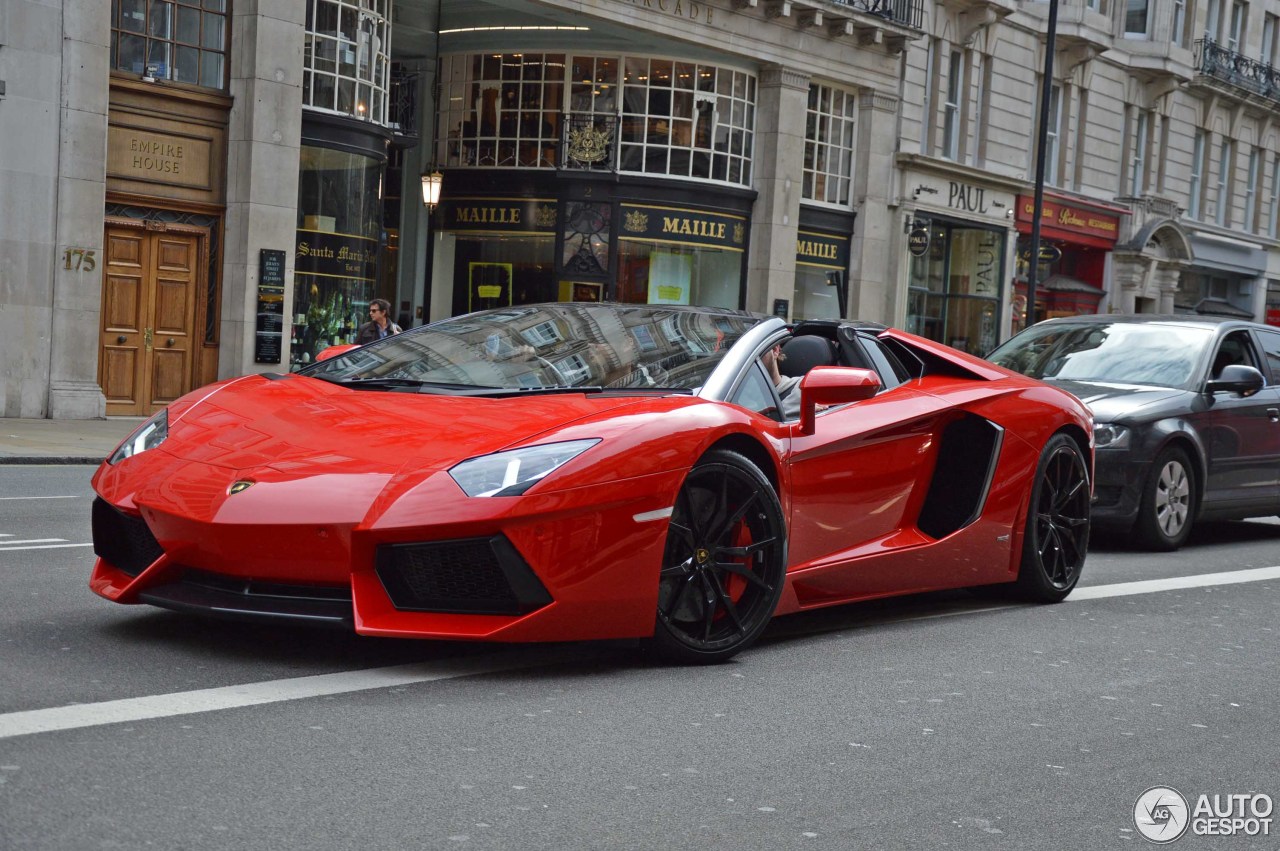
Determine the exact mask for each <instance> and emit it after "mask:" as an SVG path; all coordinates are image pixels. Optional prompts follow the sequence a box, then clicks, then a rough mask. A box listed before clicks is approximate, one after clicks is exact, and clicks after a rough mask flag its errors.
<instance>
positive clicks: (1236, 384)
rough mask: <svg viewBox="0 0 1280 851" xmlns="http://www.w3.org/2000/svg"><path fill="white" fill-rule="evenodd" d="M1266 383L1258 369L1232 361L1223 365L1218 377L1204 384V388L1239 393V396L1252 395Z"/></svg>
mask: <svg viewBox="0 0 1280 851" xmlns="http://www.w3.org/2000/svg"><path fill="white" fill-rule="evenodd" d="M1266 383H1267V381H1266V379H1265V378H1263V377H1262V373H1261V372H1258V370H1256V369H1254V368H1253V367H1251V366H1246V365H1245V364H1242V363H1233V364H1231V365H1230V366H1224V367H1223V368H1222V372H1221V373H1219V374H1218V377H1217V378H1215V379H1213V380H1212V381H1210V382H1209V383H1208V384H1206V385H1205V386H1204V389H1205V390H1207V391H1209V392H1210V393H1221V392H1223V391H1227V392H1231V393H1239V394H1240V395H1241V396H1252V395H1253V394H1254V393H1257V392H1258V391H1259V390H1261V389H1262V388H1263V387H1265V386H1266Z"/></svg>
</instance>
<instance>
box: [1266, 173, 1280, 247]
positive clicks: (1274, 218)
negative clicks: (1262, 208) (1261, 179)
mask: <svg viewBox="0 0 1280 851" xmlns="http://www.w3.org/2000/svg"><path fill="white" fill-rule="evenodd" d="M1278 219H1280V154H1276V155H1275V157H1273V158H1272V160H1271V203H1270V205H1269V207H1268V210H1267V236H1269V237H1271V238H1272V239H1275V238H1276V237H1277V236H1280V221H1278Z"/></svg>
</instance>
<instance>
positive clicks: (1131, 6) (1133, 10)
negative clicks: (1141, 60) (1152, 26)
mask: <svg viewBox="0 0 1280 851" xmlns="http://www.w3.org/2000/svg"><path fill="white" fill-rule="evenodd" d="M1149 2H1150V0H1125V7H1124V36H1125V38H1146V37H1147V18H1148V14H1147V13H1148V8H1147V7H1148V5H1149Z"/></svg>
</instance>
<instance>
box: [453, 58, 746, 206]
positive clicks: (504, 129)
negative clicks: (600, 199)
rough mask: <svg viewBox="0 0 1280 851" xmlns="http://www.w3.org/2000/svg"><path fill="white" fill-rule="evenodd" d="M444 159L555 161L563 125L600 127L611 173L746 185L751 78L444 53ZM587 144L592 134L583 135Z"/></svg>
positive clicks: (655, 65)
mask: <svg viewBox="0 0 1280 851" xmlns="http://www.w3.org/2000/svg"><path fill="white" fill-rule="evenodd" d="M441 95H442V97H441V105H440V127H439V134H440V136H439V142H440V146H441V149H442V150H443V151H444V152H445V159H446V162H445V164H446V165H449V166H452V167H476V168H556V167H558V166H559V167H563V165H562V164H561V163H559V159H560V152H559V144H560V138H561V135H562V131H563V130H564V128H563V126H562V124H563V123H564V122H565V121H566V120H568V119H567V116H572V117H573V123H572V125H571V126H572V127H573V128H574V129H577V128H589V129H590V132H592V133H596V134H603V135H602V136H601V138H600V139H599V140H597V141H598V142H599V144H600V145H601V147H602V148H604V149H606V150H607V151H609V152H610V153H609V156H611V157H614V161H611V162H608V163H607V165H608V167H609V168H611V169H616V170H618V171H629V172H638V173H643V174H656V175H667V176H672V177H683V178H694V179H704V180H717V181H721V182H725V183H733V184H738V185H749V184H750V182H751V151H752V144H753V134H754V128H755V98H756V81H755V78H754V77H753V76H751V75H749V74H747V73H745V72H742V71H737V70H734V69H729V68H720V67H716V66H712V65H704V64H701V63H696V62H680V61H676V60H671V59H650V58H646V57H638V56H582V55H577V56H575V55H571V54H560V53H546V54H540V53H539V54H529V53H524V54H520V53H510V54H484V55H455V56H446V57H444V58H442V60H441ZM588 141H590V140H588Z"/></svg>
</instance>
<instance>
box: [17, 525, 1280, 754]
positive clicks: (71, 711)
mask: <svg viewBox="0 0 1280 851" xmlns="http://www.w3.org/2000/svg"><path fill="white" fill-rule="evenodd" d="M85 546H87V545H85ZM1268 579H1280V566H1275V567H1260V568H1254V569H1251V570H1233V571H1226V572H1222V573H1202V574H1199V575H1196V576H1175V577H1170V578H1168V579H1149V580H1144V581H1141V582H1119V583H1115V584H1113V585H1094V586H1090V587H1087V588H1077V589H1076V590H1075V591H1074V592H1073V593H1072V595H1071V596H1070V597H1068V598H1067V599H1066V601H1065V602H1068V603H1071V602H1085V601H1089V600H1099V599H1104V598H1107V597H1125V596H1130V595H1134V594H1151V593H1156V592H1159V591H1172V590H1178V589H1187V588H1203V587H1209V586H1215V585H1235V584H1239V583H1243V582H1263V581H1266V580H1268ZM1003 608H1024V607H1021V606H1009V607H1005V606H997V607H981V608H976V609H966V610H963V611H951V612H945V613H941V614H937V615H925V616H916V617H907V618H903V619H902V620H906V621H910V620H926V619H929V618H934V617H952V616H955V615H960V614H976V613H979V612H990V611H997V610H999V609H1003ZM596 652H598V651H593V650H592V649H591V647H590V645H568V646H559V647H539V646H537V645H532V646H529V647H522V648H518V649H512V650H511V651H509V652H504V653H494V654H485V655H480V656H471V657H462V658H458V659H443V660H439V661H436V662H429V663H427V662H424V663H420V664H412V665H393V666H390V667H385V668H366V669H364V670H359V671H342V672H338V673H334V674H317V675H315V676H309V677H293V678H291V679H286V680H269V681H267V682H260V683H245V684H243V685H235V686H223V687H220V688H210V689H199V690H197V691H186V692H174V693H171V694H161V695H153V696H149V697H132V698H125V699H123V700H110V701H106V702H103V703H87V704H76V705H72V706H56V707H52V708H50V709H29V710H25V711H21V712H9V713H6V714H3V715H0V739H7V738H13V737H14V736H28V735H32V734H35V733H51V732H55V731H58V730H75V729H81V728H84V727H97V726H101V725H104V724H121V723H125V722H131V721H143V720H147V719H151V718H171V717H173V716H177V715H193V714H197V713H201V712H215V711H218V710H221V709H238V708H243V707H248V706H261V705H263V704H268V703H280V702H283V701H289V700H303V699H306V698H311V697H327V696H331V695H336V694H347V693H350V692H357V691H368V690H371V689H379V688H391V687H394V686H404V685H414V684H416V683H425V682H431V681H432V680H445V679H453V678H456V677H467V676H475V675H476V674H488V673H496V672H499V671H510V670H516V669H519V668H532V667H539V666H545V665H551V664H556V663H558V662H561V661H583V660H589V659H591V658H592V657H593V656H594V655H595V653H596Z"/></svg>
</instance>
